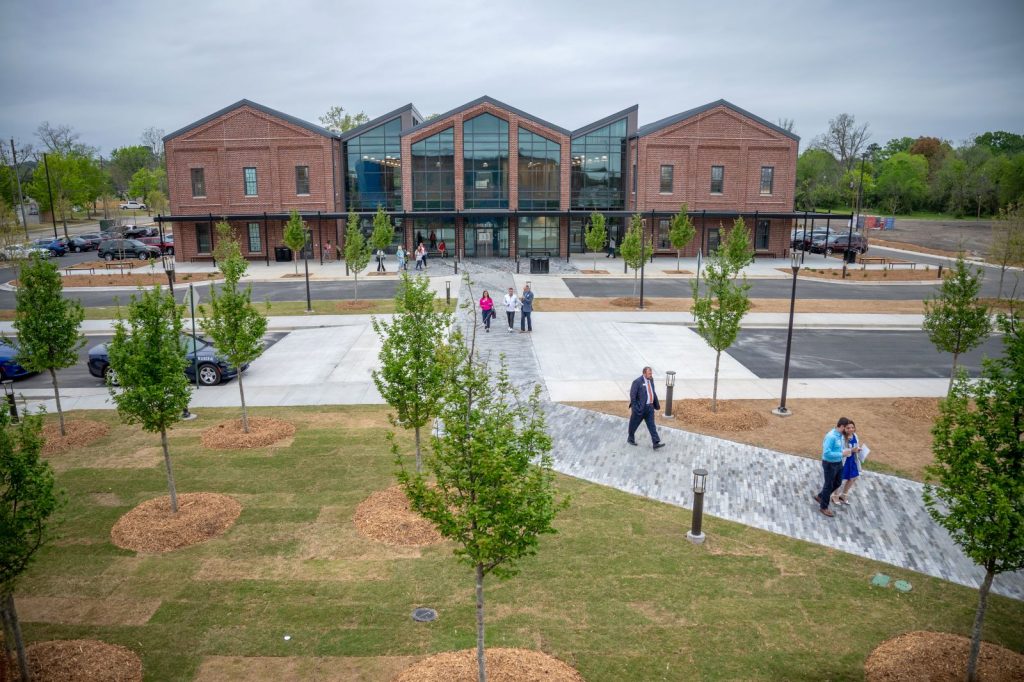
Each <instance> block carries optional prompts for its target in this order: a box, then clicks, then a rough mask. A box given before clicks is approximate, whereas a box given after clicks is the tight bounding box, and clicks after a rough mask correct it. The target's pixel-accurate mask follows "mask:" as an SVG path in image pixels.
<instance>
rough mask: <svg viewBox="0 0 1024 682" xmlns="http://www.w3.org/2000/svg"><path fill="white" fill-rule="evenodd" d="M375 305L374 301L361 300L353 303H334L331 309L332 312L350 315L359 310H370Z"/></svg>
mask: <svg viewBox="0 0 1024 682" xmlns="http://www.w3.org/2000/svg"><path fill="white" fill-rule="evenodd" d="M376 305H377V304H376V302H375V301H372V300H370V299H365V298H361V299H359V300H355V301H335V302H334V305H333V306H331V307H332V308H333V311H334V312H337V313H351V312H357V311H361V310H372V309H374V308H375V306H376Z"/></svg>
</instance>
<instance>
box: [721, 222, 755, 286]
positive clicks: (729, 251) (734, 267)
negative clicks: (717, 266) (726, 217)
mask: <svg viewBox="0 0 1024 682" xmlns="http://www.w3.org/2000/svg"><path fill="white" fill-rule="evenodd" d="M718 250H719V252H720V253H721V255H722V258H724V259H725V261H726V264H727V266H728V268H729V270H731V271H732V277H733V278H735V277H736V275H738V274H739V273H740V271H741V270H742V269H743V268H745V267H747V266H748V265H750V264H751V263H753V262H754V248H753V247H752V246H751V245H750V232H749V231H748V230H747V223H746V222H745V221H744V220H743V218H736V220H734V221H733V223H732V228H730V229H729V231H728V232H727V233H726V235H725V239H724V240H723V241H722V245H721V246H720V247H719V249H718Z"/></svg>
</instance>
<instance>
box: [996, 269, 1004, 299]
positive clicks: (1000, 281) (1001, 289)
mask: <svg viewBox="0 0 1024 682" xmlns="http://www.w3.org/2000/svg"><path fill="white" fill-rule="evenodd" d="M1005 275H1006V266H1005V265H1003V266H1002V267H1001V268H999V293H997V294H996V300H997V301H1001V300H1002V299H1003V276H1005Z"/></svg>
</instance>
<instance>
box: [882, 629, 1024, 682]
mask: <svg viewBox="0 0 1024 682" xmlns="http://www.w3.org/2000/svg"><path fill="white" fill-rule="evenodd" d="M970 649H971V640H970V639H968V638H967V637H962V636H960V635H953V634H949V633H947V632H920V631H919V632H907V633H905V634H902V635H900V636H898V637H893V638H892V639H890V640H886V641H885V642H882V643H881V644H879V645H878V646H877V647H876V648H875V650H874V651H872V652H871V654H870V655H869V656H868V659H867V661H865V662H864V677H865V679H866V680H868V682H903V681H904V680H905V681H906V682H911V681H913V680H929V681H930V682H960V680H963V679H964V678H965V677H966V676H967V656H968V654H969V653H970ZM978 679H979V680H983V681H984V682H1004V681H1005V682H1017V681H1019V680H1024V655H1021V654H1018V653H1016V652H1014V651H1010V650H1009V649H1006V648H1003V647H1001V646H998V645H995V644H989V643H988V642H982V643H981V652H980V653H979V654H978Z"/></svg>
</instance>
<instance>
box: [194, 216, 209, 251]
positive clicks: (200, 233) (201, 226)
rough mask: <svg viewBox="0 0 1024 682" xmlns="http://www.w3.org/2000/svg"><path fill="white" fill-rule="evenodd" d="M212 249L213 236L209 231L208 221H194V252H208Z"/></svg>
mask: <svg viewBox="0 0 1024 682" xmlns="http://www.w3.org/2000/svg"><path fill="white" fill-rule="evenodd" d="M211 251H213V238H212V236H211V232H210V223H196V253H210V252H211Z"/></svg>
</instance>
